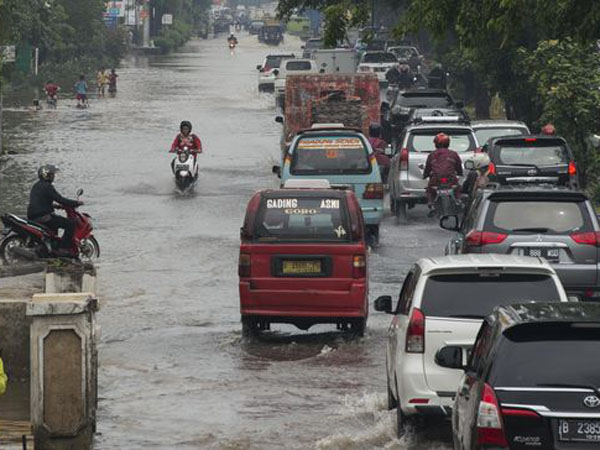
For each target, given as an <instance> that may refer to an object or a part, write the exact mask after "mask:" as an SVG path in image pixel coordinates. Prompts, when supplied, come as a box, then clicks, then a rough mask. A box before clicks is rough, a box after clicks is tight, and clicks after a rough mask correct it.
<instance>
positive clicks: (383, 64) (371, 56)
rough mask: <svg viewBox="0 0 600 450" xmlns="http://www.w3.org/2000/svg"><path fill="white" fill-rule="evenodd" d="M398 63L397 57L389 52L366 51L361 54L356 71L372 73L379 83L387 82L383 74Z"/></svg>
mask: <svg viewBox="0 0 600 450" xmlns="http://www.w3.org/2000/svg"><path fill="white" fill-rule="evenodd" d="M397 65H398V59H397V58H396V56H395V55H394V54H393V53H390V52H367V53H365V54H364V55H363V57H362V58H361V60H360V64H359V65H358V71H359V72H362V73H374V74H376V75H377V78H378V79H379V83H380V84H385V83H387V79H386V78H385V74H386V73H387V71H388V70H390V69H391V68H392V67H395V66H397Z"/></svg>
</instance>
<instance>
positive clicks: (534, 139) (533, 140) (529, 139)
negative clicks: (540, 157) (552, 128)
mask: <svg viewBox="0 0 600 450" xmlns="http://www.w3.org/2000/svg"><path fill="white" fill-rule="evenodd" d="M523 140H524V141H525V142H536V141H537V138H525V139H523Z"/></svg>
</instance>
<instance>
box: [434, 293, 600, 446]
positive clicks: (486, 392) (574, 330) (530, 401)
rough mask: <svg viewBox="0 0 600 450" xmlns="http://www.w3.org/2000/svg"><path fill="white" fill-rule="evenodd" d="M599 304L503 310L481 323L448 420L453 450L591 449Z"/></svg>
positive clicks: (449, 352)
mask: <svg viewBox="0 0 600 450" xmlns="http://www.w3.org/2000/svg"><path fill="white" fill-rule="evenodd" d="M599 351H600V305H597V304H577V303H571V304H569V303H565V304H547V303H537V304H530V303H528V304H524V305H512V306H504V307H500V308H498V309H496V310H495V311H494V313H493V314H492V315H490V316H488V317H486V319H485V321H484V323H483V325H482V327H481V330H480V331H479V334H478V336H477V340H476V343H475V346H474V347H473V351H472V353H471V356H470V357H469V358H468V363H467V364H466V367H465V364H464V361H465V360H467V358H466V355H464V352H463V351H462V349H461V348H459V347H456V346H449V347H446V348H445V349H444V351H442V352H440V353H438V358H437V359H438V363H439V364H441V365H443V366H444V367H447V368H463V367H464V371H465V373H464V375H463V378H462V380H461V382H460V384H459V386H458V393H457V394H456V401H455V403H454V410H453V414H452V430H453V437H454V439H453V440H454V448H455V449H469V450H471V449H481V448H496V449H514V450H517V449H529V448H539V449H546V450H549V449H556V450H558V449H573V450H577V449H593V448H598V446H599V443H600V409H598V408H599V407H600V392H599V390H598V374H599V373H600V360H599V359H598V352H599Z"/></svg>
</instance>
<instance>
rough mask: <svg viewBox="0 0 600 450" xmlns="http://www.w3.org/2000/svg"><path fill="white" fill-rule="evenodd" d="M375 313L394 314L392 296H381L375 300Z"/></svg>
mask: <svg viewBox="0 0 600 450" xmlns="http://www.w3.org/2000/svg"><path fill="white" fill-rule="evenodd" d="M374 306H375V311H379V312H384V313H386V314H394V312H393V311H392V296H391V295H382V296H381V297H378V298H377V299H376V300H375V304H374Z"/></svg>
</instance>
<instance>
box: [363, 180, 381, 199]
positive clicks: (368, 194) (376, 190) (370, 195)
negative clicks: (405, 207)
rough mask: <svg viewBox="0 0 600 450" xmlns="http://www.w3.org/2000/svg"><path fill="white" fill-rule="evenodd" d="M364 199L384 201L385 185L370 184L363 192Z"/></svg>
mask: <svg viewBox="0 0 600 450" xmlns="http://www.w3.org/2000/svg"><path fill="white" fill-rule="evenodd" d="M363 198H365V199H383V184H382V183H369V184H367V186H366V187H365V192H363Z"/></svg>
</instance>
